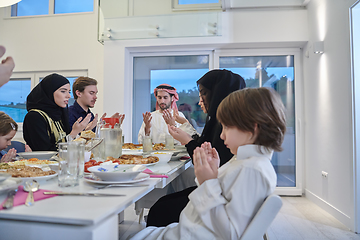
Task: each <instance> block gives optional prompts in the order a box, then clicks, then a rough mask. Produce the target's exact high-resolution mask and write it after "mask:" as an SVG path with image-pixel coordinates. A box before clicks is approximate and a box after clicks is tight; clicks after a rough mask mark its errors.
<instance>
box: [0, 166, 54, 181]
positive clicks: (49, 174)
mask: <svg viewBox="0 0 360 240" xmlns="http://www.w3.org/2000/svg"><path fill="white" fill-rule="evenodd" d="M0 171H1V172H5V173H8V174H10V175H11V176H12V177H13V178H20V179H22V180H28V179H35V180H37V181H43V180H48V179H51V178H53V177H56V176H57V172H55V171H53V170H49V168H48V169H47V170H43V169H42V168H39V167H30V166H26V165H15V166H12V165H10V164H8V163H1V164H0Z"/></svg>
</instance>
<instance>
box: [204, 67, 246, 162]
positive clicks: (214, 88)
mask: <svg viewBox="0 0 360 240" xmlns="http://www.w3.org/2000/svg"><path fill="white" fill-rule="evenodd" d="M197 84H198V85H202V86H203V87H205V88H206V89H208V90H210V91H211V95H210V99H208V101H209V103H207V104H208V109H207V113H208V115H207V117H206V124H205V127H204V130H203V132H202V134H201V136H200V137H199V139H198V140H197V142H199V143H203V142H210V143H211V145H212V146H213V147H214V148H215V149H216V150H217V151H218V153H219V155H220V160H221V162H220V165H222V164H224V163H226V162H227V161H229V160H230V158H232V156H233V154H232V153H231V152H230V150H229V149H228V148H227V147H226V146H225V144H224V141H223V140H222V139H221V138H220V134H221V131H222V127H221V124H220V123H219V122H218V121H217V119H216V111H217V109H218V106H219V104H220V103H221V101H222V100H223V99H224V98H225V97H226V96H227V95H229V94H230V93H232V92H234V91H236V90H239V89H243V88H245V87H246V84H245V81H244V79H243V78H242V77H241V76H240V75H238V74H236V73H233V72H231V71H228V70H220V69H215V70H211V71H209V72H207V73H206V74H205V75H204V76H202V77H201V78H200V79H199V80H198V81H197Z"/></svg>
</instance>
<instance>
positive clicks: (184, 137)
mask: <svg viewBox="0 0 360 240" xmlns="http://www.w3.org/2000/svg"><path fill="white" fill-rule="evenodd" d="M197 85H198V88H199V97H200V101H199V105H200V106H201V109H202V110H203V111H204V113H207V117H206V123H205V127H204V130H203V132H202V134H201V135H200V136H198V135H196V134H195V135H193V136H190V135H189V134H188V133H187V132H186V131H183V130H181V129H179V128H175V127H169V132H170V134H171V135H172V136H173V137H174V138H175V139H176V140H178V141H180V142H181V143H182V144H185V146H186V149H187V151H188V153H189V155H190V156H191V157H192V155H193V152H194V150H195V148H196V147H200V146H201V144H202V143H204V142H210V143H211V145H212V146H213V147H214V148H215V149H216V150H217V152H218V154H219V158H220V159H221V162H220V166H222V165H223V164H224V163H226V162H227V161H229V160H230V159H231V158H232V157H233V154H232V153H231V152H230V150H229V149H228V148H227V147H226V146H225V144H224V141H223V140H222V139H221V138H220V134H221V131H222V127H221V124H220V123H219V122H218V120H217V119H216V111H217V108H218V106H219V104H220V102H221V101H222V100H223V99H224V98H225V97H226V96H228V95H229V94H230V93H232V92H234V91H237V90H239V89H243V88H245V87H246V84H245V81H244V79H243V78H242V77H241V76H240V75H238V74H236V73H233V72H231V71H228V70H220V69H215V70H211V71H209V72H207V73H206V74H205V75H204V76H202V77H201V78H200V79H199V80H198V81H197ZM195 188H196V187H190V188H187V189H185V190H183V191H180V192H176V193H172V194H169V195H166V196H164V197H162V198H160V199H159V200H158V201H157V202H156V203H155V204H154V205H153V206H152V207H151V208H150V212H149V215H148V219H147V226H156V227H162V226H167V225H169V224H170V223H173V222H178V221H179V216H180V213H181V211H182V210H183V209H184V208H185V206H186V204H187V203H188V201H189V199H188V195H189V194H190V193H191V192H192V191H193V190H194V189H195Z"/></svg>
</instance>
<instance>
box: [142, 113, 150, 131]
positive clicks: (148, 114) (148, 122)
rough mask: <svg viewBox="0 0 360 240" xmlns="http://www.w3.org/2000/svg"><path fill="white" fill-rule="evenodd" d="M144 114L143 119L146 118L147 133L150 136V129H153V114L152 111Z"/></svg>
mask: <svg viewBox="0 0 360 240" xmlns="http://www.w3.org/2000/svg"><path fill="white" fill-rule="evenodd" d="M142 115H143V120H144V123H145V135H146V136H149V135H150V129H151V119H152V116H151V113H150V112H146V113H143V114H142Z"/></svg>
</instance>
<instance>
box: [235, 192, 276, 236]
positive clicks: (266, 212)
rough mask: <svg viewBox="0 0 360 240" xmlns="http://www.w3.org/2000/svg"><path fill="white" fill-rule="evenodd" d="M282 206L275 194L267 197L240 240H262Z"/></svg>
mask: <svg viewBox="0 0 360 240" xmlns="http://www.w3.org/2000/svg"><path fill="white" fill-rule="evenodd" d="M281 206H282V200H281V198H280V197H279V196H278V195H276V194H271V195H270V196H268V197H267V198H266V199H265V201H264V203H263V204H262V205H261V207H260V209H259V211H258V212H257V213H256V214H255V216H254V218H253V219H252V220H251V222H250V224H249V225H248V226H247V227H246V229H245V231H244V233H243V234H242V235H241V238H240V240H254V239H262V238H263V235H264V234H265V233H266V230H267V229H268V227H269V226H270V224H271V222H272V221H273V220H274V219H275V217H276V215H277V214H278V212H279V211H280V208H281Z"/></svg>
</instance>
